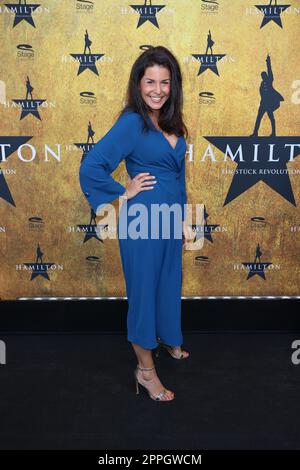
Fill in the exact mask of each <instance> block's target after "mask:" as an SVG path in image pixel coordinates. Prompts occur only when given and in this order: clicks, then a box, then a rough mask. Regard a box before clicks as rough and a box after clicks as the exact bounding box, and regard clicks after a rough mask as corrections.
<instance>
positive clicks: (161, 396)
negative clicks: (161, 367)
mask: <svg viewBox="0 0 300 470" xmlns="http://www.w3.org/2000/svg"><path fill="white" fill-rule="evenodd" d="M153 369H155V366H153V367H150V368H149V367H140V366H139V365H137V367H136V369H135V371H134V377H135V384H136V394H137V395H138V394H139V393H140V392H139V385H142V387H144V388H145V389H146V390H147V392H148V394H149V396H150V398H152V400H155V401H171V400H173V399H174V398H175V395H174V394H173V398H167V399H164V397H165V396H166V394H167V392H168V390H166V389H165V388H164V389H163V390H162V391H161V392H160V393H158V394H157V395H153V394H152V393H151V392H150V391H149V390H148V388H147V385H146V384H151V383H152V381H153V380H155V377H153V378H152V379H151V380H144V379H142V378H139V379H138V370H153ZM172 393H173V392H172Z"/></svg>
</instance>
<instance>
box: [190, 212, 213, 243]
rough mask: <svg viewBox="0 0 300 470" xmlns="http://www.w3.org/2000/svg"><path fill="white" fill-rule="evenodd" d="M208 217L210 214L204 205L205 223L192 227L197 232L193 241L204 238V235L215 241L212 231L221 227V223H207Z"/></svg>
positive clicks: (207, 238)
mask: <svg viewBox="0 0 300 470" xmlns="http://www.w3.org/2000/svg"><path fill="white" fill-rule="evenodd" d="M208 217H209V214H208V213H207V212H206V207H205V206H204V215H203V219H204V225H192V229H193V230H194V231H195V232H196V236H195V238H194V240H193V243H196V242H197V241H198V240H200V239H202V238H203V237H204V239H206V240H208V241H210V242H211V243H213V239H212V233H213V231H214V230H216V228H217V227H219V225H211V224H208V223H207V219H208Z"/></svg>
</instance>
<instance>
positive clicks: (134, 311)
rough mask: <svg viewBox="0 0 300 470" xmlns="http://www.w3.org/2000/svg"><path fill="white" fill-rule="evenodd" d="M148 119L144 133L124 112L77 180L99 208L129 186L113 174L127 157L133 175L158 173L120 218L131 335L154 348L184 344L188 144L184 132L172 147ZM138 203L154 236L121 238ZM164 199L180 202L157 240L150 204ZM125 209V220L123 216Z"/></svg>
mask: <svg viewBox="0 0 300 470" xmlns="http://www.w3.org/2000/svg"><path fill="white" fill-rule="evenodd" d="M148 122H149V126H150V130H149V131H148V132H143V119H142V117H141V115H140V114H139V113H136V112H134V111H132V110H129V111H126V112H125V113H124V114H122V115H121V116H120V117H119V118H118V119H117V121H116V122H115V124H114V125H113V126H112V127H111V129H110V130H109V131H108V132H107V133H106V134H105V135H104V136H103V137H102V138H101V139H100V140H99V141H98V142H97V143H96V144H95V146H94V147H93V148H92V150H90V152H89V153H88V154H87V155H86V157H85V159H84V160H83V162H82V163H81V166H80V171H79V181H80V186H81V189H82V191H83V193H84V195H85V197H86V198H87V200H88V202H89V204H90V206H91V207H92V208H93V209H94V211H95V212H97V211H99V209H101V208H102V207H104V206H105V205H106V204H108V203H111V202H112V201H114V200H115V199H116V198H118V197H119V196H120V195H122V194H124V192H125V190H126V188H125V187H124V186H123V185H121V184H120V183H118V182H117V181H116V180H115V179H114V178H112V176H111V173H112V172H113V171H114V170H115V169H116V168H117V166H118V164H119V163H120V162H121V161H122V160H123V159H125V165H126V169H127V172H128V174H129V175H130V177H131V178H133V177H134V176H136V175H137V174H138V173H142V172H149V173H150V175H153V176H155V180H156V181H157V183H156V184H154V185H153V186H154V188H153V189H149V190H146V191H140V192H139V193H138V194H137V195H136V196H134V197H132V198H130V199H129V200H128V201H127V204H126V203H125V204H123V206H122V208H121V210H120V214H119V218H118V241H119V247H120V254H121V261H122V268H123V272H124V277H125V284H126V293H127V299H128V306H129V308H128V313H127V339H128V341H130V342H133V343H136V344H138V345H139V346H141V347H143V348H145V349H154V348H156V347H157V337H159V338H160V339H161V340H162V341H163V342H164V343H166V344H168V345H170V346H180V345H181V344H182V343H183V337H182V332H181V288H182V220H183V219H184V218H185V217H184V216H185V210H186V206H185V205H184V204H186V202H187V197H186V187H185V152H186V142H185V139H184V137H183V136H180V137H179V138H178V140H177V144H176V147H175V149H174V148H173V147H172V146H171V144H170V143H169V141H168V140H167V139H166V137H165V136H164V135H163V133H162V132H161V131H160V130H158V129H157V128H156V127H155V126H154V124H153V122H152V120H151V118H150V117H148ZM145 181H150V180H145ZM137 203H142V204H144V205H145V206H146V207H147V208H149V214H148V216H147V217H148V234H150V235H149V236H148V238H131V237H127V238H125V237H123V235H122V237H120V221H121V220H127V222H126V223H127V224H128V225H129V224H130V223H131V222H132V221H133V220H135V219H136V218H137V216H138V215H137V214H139V212H138V211H137V213H135V215H130V207H132V206H133V205H134V204H137ZM163 203H167V204H168V205H169V207H170V206H171V205H172V204H174V203H176V204H175V205H176V206H177V208H178V207H179V209H180V210H179V215H178V211H174V212H172V211H170V214H171V216H170V219H169V222H168V224H169V227H170V237H169V238H166V237H164V236H163V227H162V226H163V225H164V224H165V222H162V219H159V225H158V227H159V229H158V236H157V238H151V223H152V219H151V217H150V216H151V209H150V206H151V204H159V205H160V204H163ZM125 213H126V217H127V218H126V219H123V217H124V216H125ZM122 223H123V222H122ZM176 223H177V227H178V226H179V224H180V227H181V230H180V238H178V231H177V232H176V233H177V235H175V236H174V234H175V224H176ZM128 225H126V229H127V228H128ZM153 226H154V225H153ZM122 230H123V229H122ZM122 233H124V232H123V231H122Z"/></svg>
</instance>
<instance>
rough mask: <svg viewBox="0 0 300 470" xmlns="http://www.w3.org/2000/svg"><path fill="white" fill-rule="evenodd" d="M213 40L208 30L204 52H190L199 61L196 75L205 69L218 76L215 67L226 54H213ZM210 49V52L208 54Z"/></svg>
mask: <svg viewBox="0 0 300 470" xmlns="http://www.w3.org/2000/svg"><path fill="white" fill-rule="evenodd" d="M214 44H215V42H214V41H213V39H212V36H211V32H210V30H209V32H208V35H207V46H206V52H205V54H192V56H193V57H194V58H195V59H197V60H198V61H199V62H200V68H199V71H198V75H201V74H202V73H204V72H206V70H211V71H212V72H213V73H215V74H216V75H218V76H219V71H218V67H217V62H218V61H219V60H221V59H222V58H223V57H225V56H226V54H214V53H213V45H214ZM208 51H210V54H208Z"/></svg>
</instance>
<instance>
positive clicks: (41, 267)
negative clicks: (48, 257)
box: [23, 243, 55, 281]
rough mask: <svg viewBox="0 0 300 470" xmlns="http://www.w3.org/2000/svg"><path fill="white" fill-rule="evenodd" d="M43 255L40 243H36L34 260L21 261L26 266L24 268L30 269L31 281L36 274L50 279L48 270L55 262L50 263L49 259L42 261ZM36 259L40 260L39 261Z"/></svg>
mask: <svg viewBox="0 0 300 470" xmlns="http://www.w3.org/2000/svg"><path fill="white" fill-rule="evenodd" d="M43 255H44V253H43V252H42V250H41V248H40V244H39V243H38V244H37V249H36V261H35V262H31V263H23V264H24V266H26V268H28V270H29V271H31V278H30V280H31V281H33V279H35V278H36V277H37V276H42V277H44V278H45V279H47V280H48V281H50V279H49V275H48V270H49V269H50V268H51V266H53V265H55V263H51V262H49V261H47V262H46V263H43ZM38 260H40V263H39V262H38Z"/></svg>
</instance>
